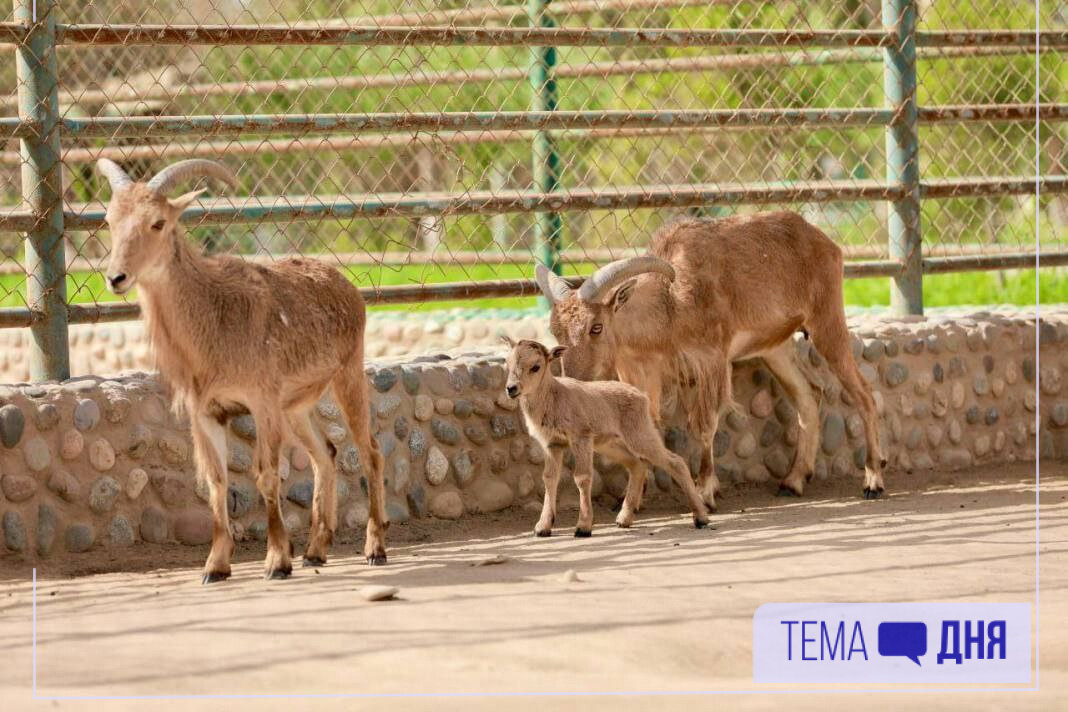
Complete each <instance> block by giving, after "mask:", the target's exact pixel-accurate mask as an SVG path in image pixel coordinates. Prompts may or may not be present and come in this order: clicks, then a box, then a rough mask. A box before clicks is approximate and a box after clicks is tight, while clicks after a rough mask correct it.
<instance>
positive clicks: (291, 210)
mask: <svg viewBox="0 0 1068 712" xmlns="http://www.w3.org/2000/svg"><path fill="white" fill-rule="evenodd" d="M549 1H550V0H527V7H526V14H527V18H528V22H529V26H528V27H525V28H523V27H499V28H498V27H456V26H448V27H444V26H443V27H433V26H425V25H424V24H419V23H417V22H415V21H414V20H413V21H412V24H411V25H409V24H408V22H409V20H410V18H407V16H405V15H398V16H397V18H395V19H396V23H394V24H393V25H391V26H382V25H379V26H375V27H330V26H307V27H305V26H277V27H275V26H213V25H197V26H173V25H171V26H167V25H115V24H110V25H95V24H58V23H56V22H55V10H56V5H57V3H56V0H14V7H15V15H14V20H15V21H14V22H6V23H0V43H8V44H14V45H16V48H15V57H16V63H17V78H18V99H19V116H18V118H17V119H0V140H6V139H11V138H17V139H19V141H20V147H21V160H22V185H23V197H24V204H25V209H24V210H14V211H6V212H2V213H0V230H7V231H20V232H25V233H26V245H27V250H26V265H25V269H26V273H27V282H28V284H27V301H28V303H29V307H27V308H7V309H0V328H3V327H28V328H29V329H30V331H31V333H32V344H31V354H30V374H31V378H32V379H33V380H48V379H65V378H67V377H69V364H68V343H67V326H68V324H72V323H74V324H76V323H91V322H101V321H118V320H125V319H132V318H135V317H136V316H137V315H138V313H139V308H138V306H137V305H136V304H130V303H117V304H96V305H76V304H67V300H66V281H65V275H66V263H65V258H64V248H63V231H64V229H91V228H97V227H101V226H102V225H103V213H102V211H98V210H86V209H85V208H84V206H67V207H66V209H65V208H64V205H63V202H62V195H63V191H62V188H63V186H62V175H61V174H62V172H61V170H60V167H61V155H62V154H61V137H62V136H66V137H100V136H107V137H122V138H147V137H150V136H164V137H168V136H179V135H195V136H197V137H205V136H218V135H233V134H238V133H244V132H254V133H256V134H262V135H268V136H269V135H272V134H281V133H285V134H293V133H296V134H301V135H306V134H350V133H356V132H369V133H379V134H384V133H387V132H389V131H396V130H406V131H412V130H419V131H434V132H455V133H456V135H462V133H463V132H464V131H478V132H480V133H484V132H488V131H489V132H530V133H531V139H530V140H531V160H532V169H533V174H534V177H535V180H534V184H535V188H536V190H534V191H523V190H497V191H493V192H485V193H482V192H465V193H462V194H427V193H422V194H416V195H395V196H389V195H386V196H383V195H371V196H367V197H366V198H365V199H363V200H353V199H351V198H348V197H344V196H337V197H331V196H287V197H285V198H284V199H283V198H278V199H274V200H269V199H268V200H264V199H259V200H250V201H245V203H246V204H245V205H243V206H237V205H235V204H234V203H233V202H232V201H229V200H214V201H207V203H206V206H205V207H199V208H196V209H192V210H189V211H188V212H187V214H186V219H187V220H188V221H191V222H197V223H198V224H203V223H235V222H262V221H275V220H279V219H283V218H284V219H288V220H301V219H319V218H322V217H326V216H329V217H341V218H345V217H354V216H360V217H379V216H391V217H395V216H399V215H404V216H439V217H440V216H444V215H459V214H471V213H479V214H503V213H515V212H522V213H534V214H536V216H537V217H536V236H537V239H538V242H539V245H540V249H539V252H538V257H539V259H540V260H541V261H542V262H544V263H545V264H546V265H548V266H550V267H552V268H553V269H555V270H556V271H557V272H559V271H560V252H559V250H560V234H561V229H562V220H561V216H560V213H561V212H562V211H564V210H604V209H620V208H623V209H626V208H639V207H641V208H650V207H668V206H671V207H687V206H707V205H709V204H760V203H783V202H802V201H803V202H832V201H834V202H839V201H851V200H863V201H873V200H874V201H887V202H888V203H889V207H890V210H889V214H888V233H889V257H890V259H888V260H868V261H859V262H848V263H846V266H845V273H846V277H872V276H886V277H890V278H891V283H892V287H891V309H892V311H893V312H894V313H896V314H899V315H905V314H922V313H923V298H922V280H923V274H924V273H944V272H954V271H972V270H984V269H1004V268H1012V267H1029V266H1035V265H1040V266H1052V265H1068V250H1059V251H1054V252H1047V253H1043V254H1041V255H1036V254H1034V253H1029V252H1008V253H1005V252H1002V253H999V254H988V255H953V256H942V257H928V258H925V257H924V256H923V250H922V236H921V226H920V204H921V201H922V200H924V199H928V200H929V199H941V198H951V197H962V196H994V195H1011V194H1032V193H1034V192H1035V191H1041V192H1048V193H1065V192H1068V177H1065V176H1044V177H1034V178H1032V177H1012V176H1007V177H994V178H980V179H967V178H966V179H948V180H947V179H935V180H923V178H922V176H921V171H920V166H919V161H918V154H919V133H918V129H919V125H920V124H925V123H935V122H967V121H991V120H997V121H1028V122H1029V121H1036V122H1037V121H1039V120H1064V119H1066V118H1068V104H1045V105H1039V104H1038V103H1037V98H1036V103H1034V104H1002V105H962V106H938V107H920V106H917V102H916V88H917V79H916V57H917V48H933V49H938V50H943V51H945V52H963V53H967V52H974V53H976V54H982V53H995V52H996V53H1013V52H1020V53H1022V52H1027V53H1030V52H1032V51H1034V52H1038V51H1048V50H1063V49H1068V32H1065V31H1038V32H1022V31H1000V30H987V31H941V32H921V31H917V29H916V21H917V12H916V0H883V1H882V8H883V26H884V27H883V29H882V30H806V31H795V30H675V29H600V28H578V29H575V28H560V27H557V26H556V25H555V23H554V22H553V20H552V18H551V17H550V16H549V15H548V13H547V12H546V8H547V6H548V3H549ZM572 4H575V5H579V4H581V3H572ZM680 4H684V3H680ZM507 11H508V12H509V13H511V14H512V15H514V14H516V13H517V12H521V11H522V10H521V9H519V10H517V9H516V8H514V7H509V8H508V10H507ZM450 12H452V11H450ZM34 13H36V14H34ZM450 17H451V16H450ZM383 24H385V23H383ZM146 44H154V45H158V44H175V45H190V44H201V45H255V44H269V45H278V44H287V45H294V44H299V45H365V46H370V45H393V46H403V45H408V44H420V45H435V46H447V45H454V46H455V45H467V46H473V45H474V46H529V47H530V48H531V58H532V62H531V67H530V70H529V75H528V76H529V80H530V82H531V86H532V88H533V89H534V92H533V105H532V107H531V111H526V112H456V113H434V114H426V113H414V114H412V113H375V114H306V115H292V114H290V115H232V116H164V117H158V116H153V117H118V118H110V117H108V118H89V119H64V118H61V116H60V112H59V99H58V94H59V92H58V84H59V80H58V75H57V62H56V48H57V46H59V45H123V46H130V45H146ZM559 46H590V47H605V46H631V47H634V46H642V47H777V48H783V47H796V48H803V47H824V48H845V49H838V50H829V51H839V52H843V51H844V52H872V51H875V52H878V51H882V53H883V66H884V89H885V97H886V106H885V108H883V109H857V108H842V109H755V110H728V111H722V110H708V111H558V110H557V109H556V104H557V96H556V76H555V63H556V47H559ZM858 48H859V49H858ZM740 57H744V55H742V56H740ZM858 57H861V55H858ZM716 59H717V60H718V59H719V58H716ZM667 61H673V60H667ZM738 61H742V60H741V59H739V60H738ZM782 125H790V126H798V125H803V126H810V127H811V126H828V127H845V126H884V127H885V131H886V152H887V166H886V178H885V181H881V182H880V181H855V180H851V181H834V180H824V181H816V182H811V181H809V182H806V183H804V184H803V185H801V184H792V183H782V184H767V183H764V184H716V185H693V184H690V185H662V186H655V187H644V186H639V187H623V188H614V189H612V188H610V189H599V190H597V191H583V190H573V191H566V192H564V191H561V190H560V185H559V160H560V159H559V156H558V155H557V152H556V149H555V145H554V132H568V133H574V132H589V133H590V134H593V133H594V132H597V131H601V130H635V131H657V130H660V131H663V130H666V129H669V130H675V131H685V130H695V129H708V128H717V127H736V126H747V127H775V126H782ZM520 135H522V134H520ZM576 283H577V280H576ZM362 291H363V293H364V296H365V297H366V298H367V299H368V301H369V302H371V303H405V302H421V301H426V300H434V299H457V298H480V297H490V296H530V295H533V294H537V293H538V290H537V287H536V285H535V284H534V283H533V281H531V280H496V281H481V282H472V283H453V284H432V285H412V286H393V287H381V288H378V289H363V290H362Z"/></svg>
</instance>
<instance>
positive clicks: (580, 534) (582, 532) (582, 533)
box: [575, 529, 593, 539]
mask: <svg viewBox="0 0 1068 712" xmlns="http://www.w3.org/2000/svg"><path fill="white" fill-rule="evenodd" d="M591 536H593V530H592V529H576V530H575V537H576V538H579V539H586V538H588V537H591Z"/></svg>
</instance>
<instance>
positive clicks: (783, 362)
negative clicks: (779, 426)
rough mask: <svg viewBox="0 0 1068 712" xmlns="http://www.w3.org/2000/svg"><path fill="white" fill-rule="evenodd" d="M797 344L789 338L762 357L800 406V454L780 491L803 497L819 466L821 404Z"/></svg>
mask: <svg viewBox="0 0 1068 712" xmlns="http://www.w3.org/2000/svg"><path fill="white" fill-rule="evenodd" d="M794 348H795V347H794V342H793V340H792V339H788V340H787V341H784V342H783V343H782V344H781V345H779V346H778V347H776V348H775V349H774V350H773V351H770V352H768V353H766V354H764V355H763V358H764V362H765V363H766V364H767V365H768V368H769V369H771V372H772V373H774V374H775V376H776V377H777V378H778V379H779V382H780V383H781V384H782V386H783V388H785V389H786V393H787V394H788V395H789V396H790V398H791V399H792V400H793V401H794V404H795V405H796V406H797V420H798V426H799V427H800V430H801V433H800V437H798V439H797V454H796V455H795V456H794V462H793V465H792V466H791V468H790V472H789V473H788V474H787V475H786V477H785V478H783V481H782V484H780V485H779V494H780V495H796V496H798V497H800V496H801V494H802V493H803V492H804V490H805V484H806V483H807V482H808V481H809V480H810V479H812V473H813V472H814V471H815V468H816V455H817V450H818V449H819V445H820V407H819V403H818V402H817V401H816V398H815V396H814V395H813V386H812V384H811V383H810V382H809V380H808V377H807V376H805V374H804V372H803V371H802V370H801V367H800V365H799V364H798V363H797V361H796V355H795V351H794Z"/></svg>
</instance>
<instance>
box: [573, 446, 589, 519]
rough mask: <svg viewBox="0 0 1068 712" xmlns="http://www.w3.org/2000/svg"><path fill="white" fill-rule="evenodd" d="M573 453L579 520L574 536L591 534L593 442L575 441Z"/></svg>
mask: <svg viewBox="0 0 1068 712" xmlns="http://www.w3.org/2000/svg"><path fill="white" fill-rule="evenodd" d="M572 451H573V452H574V453H575V485H576V486H577V487H578V490H579V519H578V525H577V526H576V527H575V536H578V537H587V536H591V535H592V534H593V500H592V497H591V493H592V490H593V441H592V440H590V439H585V440H577V441H575V443H574V445H573V446H572Z"/></svg>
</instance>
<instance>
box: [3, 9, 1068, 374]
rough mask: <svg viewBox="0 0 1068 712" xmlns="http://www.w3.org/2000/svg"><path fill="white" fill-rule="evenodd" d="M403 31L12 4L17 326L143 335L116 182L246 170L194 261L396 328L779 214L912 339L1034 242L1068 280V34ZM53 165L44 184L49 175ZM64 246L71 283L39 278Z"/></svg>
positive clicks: (604, 23)
mask: <svg viewBox="0 0 1068 712" xmlns="http://www.w3.org/2000/svg"><path fill="white" fill-rule="evenodd" d="M32 5H36V8H37V11H38V12H44V13H45V14H46V15H47V17H38V18H37V22H34V21H33V19H32V17H31V16H30V13H31V12H32ZM397 7H398V4H397V3H395V2H385V1H384V0H356V1H353V2H339V1H337V0H313V1H311V2H308V1H307V0H304V1H302V2H297V1H296V0H148V1H146V2H138V3H131V2H128V1H123V0H88V1H86V2H81V3H61V4H58V5H56V6H53V3H52V2H51V0H48V1H46V0H38V2H36V3H31V0H15V14H11V13H9V14H8V16H7V17H4V18H3V19H4V20H5V21H6V22H5V23H4V26H3V28H2V31H3V33H4V34H3V35H2V36H0V41H6V42H7V44H4V45H0V52H2V53H3V56H4V59H3V61H2V62H0V124H2V126H3V133H2V134H0V135H2V136H3V138H4V139H6V140H4V142H3V146H2V148H3V150H2V152H0V326H4V325H7V326H28V325H32V326H33V328H43V327H42V322H46V321H47V322H49V323H52V324H53V326H54V325H55V322H58V321H63V320H62V319H61V318H60V317H57V316H56V314H55V312H56V309H57V308H58V306H63V307H64V311H65V314H66V316H67V317H69V319H70V320H71V321H94V320H109V319H122V318H131V317H133V316H135V315H136V307H135V306H134V305H132V304H126V303H125V302H114V301H109V300H112V299H115V298H113V297H112V296H111V295H109V294H108V293H107V292H106V291H105V289H104V280H103V276H102V269H103V265H104V264H105V263H106V259H107V255H108V245H109V238H108V234H107V231H106V230H104V229H103V227H102V226H103V220H102V218H103V204H104V202H105V201H106V199H107V197H108V195H109V191H108V188H107V184H106V181H105V180H104V179H103V178H102V177H101V176H100V175H98V174H97V173H96V172H95V170H94V168H93V162H94V161H95V160H96V159H97V158H100V157H108V158H111V159H113V160H115V161H117V162H119V163H120V164H122V165H123V167H124V168H125V169H126V170H127V172H129V173H130V174H131V175H132V176H135V177H145V176H150V175H152V174H153V173H155V172H156V171H158V170H160V169H161V168H162V167H164V166H165V165H167V164H169V163H171V162H173V161H177V160H181V159H184V158H192V157H203V158H212V159H215V160H219V161H221V162H223V163H225V164H227V165H228V166H229V167H230V168H231V169H233V170H234V172H235V173H236V174H237V175H238V176H239V178H240V179H241V183H242V184H241V188H240V190H238V191H236V192H235V193H234V194H232V195H226V196H223V195H211V194H209V197H208V198H206V199H205V200H204V201H203V207H202V208H199V209H197V210H193V211H190V213H189V214H188V220H187V223H188V227H189V229H190V233H191V238H192V239H194V240H196V241H197V242H199V243H200V244H202V245H203V246H204V247H205V249H206V250H208V251H210V252H226V253H232V254H238V255H242V256H244V257H246V258H248V259H255V260H267V261H270V260H275V259H278V258H280V257H281V256H284V255H289V254H294V253H300V254H304V255H310V256H317V257H321V258H324V259H327V260H330V261H332V262H336V263H337V264H338V265H339V266H340V267H342V268H343V269H345V270H347V271H348V273H349V274H350V275H351V277H352V279H353V280H354V281H355V282H356V283H358V284H359V285H360V286H361V287H364V288H366V290H367V294H368V296H369V297H370V298H371V299H372V301H377V302H411V301H417V300H426V299H450V298H452V299H455V298H458V297H463V298H468V297H486V296H501V295H520V294H527V295H530V294H533V292H534V290H533V285H532V284H531V283H530V281H529V275H530V273H531V266H532V263H533V262H534V261H535V260H536V259H540V260H542V261H544V262H546V263H547V264H553V265H556V266H557V267H558V268H559V269H561V270H562V272H563V273H565V274H578V273H580V272H582V271H585V270H587V269H588V268H589V266H590V265H591V264H595V263H602V262H604V261H607V260H610V259H614V258H618V257H621V256H625V255H627V254H633V253H634V252H635V251H639V252H640V251H642V250H643V249H644V248H645V247H646V245H647V244H648V240H649V238H650V236H651V234H652V233H653V232H654V231H655V230H656V228H657V227H658V226H659V225H660V224H662V223H664V222H665V221H668V220H670V219H672V218H673V217H676V216H678V215H680V214H691V215H694V214H696V215H708V216H719V215H727V214H731V213H735V212H747V211H755V210H766V209H773V208H779V207H781V208H788V209H792V210H798V211H800V212H802V213H803V214H804V215H805V216H806V217H807V218H808V219H809V220H811V221H812V222H814V223H816V224H817V225H819V226H821V227H822V228H823V229H824V230H825V231H826V232H827V233H828V234H829V235H831V236H833V238H834V239H836V240H837V241H838V242H839V243H840V244H841V245H842V247H843V249H844V250H845V252H846V254H847V257H848V258H849V260H850V262H849V264H848V266H847V276H880V275H884V276H890V277H892V278H893V280H894V282H895V283H896V284H897V288H898V289H899V291H901V292H902V293H903V294H906V297H905V298H903V299H902V300H901V302H900V304H901V305H902V306H901V307H900V310H902V311H916V310H917V309H918V308H919V305H918V304H917V303H916V300H915V291H916V290H917V289H918V285H919V280H920V273H921V270H922V271H928V272H936V271H951V270H962V269H995V268H1002V267H1011V266H1026V265H1027V264H1029V263H1030V264H1033V263H1034V242H1035V235H1036V229H1039V228H1040V230H1039V232H1040V234H1041V236H1042V241H1043V243H1044V244H1043V251H1044V252H1046V253H1048V254H1047V255H1046V258H1045V259H1046V260H1047V262H1048V264H1065V263H1068V249H1066V248H1068V245H1066V242H1068V228H1066V224H1068V199H1066V197H1065V195H1064V193H1065V191H1066V190H1068V182H1066V180H1065V176H1064V174H1065V164H1066V162H1068V154H1066V149H1065V141H1066V139H1068V131H1066V128H1065V123H1064V119H1065V118H1068V103H1065V101H1066V100H1065V97H1064V96H1063V86H1065V81H1066V79H1068V68H1066V65H1065V63H1064V53H1063V52H1064V50H1065V49H1068V31H1066V28H1068V10H1066V7H1068V6H1065V5H1064V4H1062V3H1042V7H1041V8H1040V9H1039V10H1038V13H1039V14H1038V15H1036V8H1035V5H1034V4H1031V3H1025V2H1001V1H998V0H971V1H967V2H966V1H963V0H937V1H936V0H846V1H845V2H843V1H841V0H833V1H832V0H815V1H813V2H801V1H800V0H765V1H763V2H745V1H742V2H739V1H737V0H700V1H698V0H554V1H553V2H549V0H528V1H527V2H512V3H502V2H488V0H455V1H454V0H436V1H435V0H414V1H412V2H408V3H404V4H403V8H404V9H403V11H401V12H398V10H397ZM18 13H21V14H18ZM0 17H2V15H0ZM913 24H914V25H915V27H914V28H913V27H912V25H913ZM47 25H54V26H55V29H54V36H55V42H56V46H55V47H54V48H52V47H48V46H47V43H46V44H45V45H40V42H41V41H44V39H45V38H46V37H47V36H51V35H50V34H49V32H48V31H47V27H46V26H47ZM1036 26H1037V27H1038V28H1039V29H1040V30H1041V33H1040V35H1041V46H1039V47H1037V48H1036ZM35 28H37V29H35ZM35 38H36V39H35ZM33 42H37V43H38V44H37V45H33V47H31V46H30V45H31V44H32V43H33ZM38 45H40V46H38ZM52 49H55V58H56V70H55V76H56V77H57V78H58V87H56V95H55V96H56V99H57V100H58V106H57V107H56V108H55V109H54V111H52V109H50V106H49V104H48V96H47V90H48V81H47V77H44V76H43V75H46V74H47V73H48V72H47V56H46V55H47V54H48V52H50V51H51V50H52ZM913 55H914V59H913ZM35 56H39V59H40V60H41V61H40V62H39V65H40V66H35V67H30V66H26V67H19V66H18V64H19V62H16V61H15V60H16V59H18V60H19V61H20V62H29V63H30V64H33V61H32V58H33V57H35ZM27 57H29V59H27ZM1036 62H1037V63H1038V65H1039V67H1038V68H1039V69H1040V72H1038V73H1037V77H1039V78H1038V79H1036ZM895 63H896V64H895ZM42 67H43V69H42ZM42 72H43V74H42ZM31 85H32V86H31ZM899 95H900V96H899ZM913 97H915V102H913V101H912V99H913ZM28 102H29V103H28ZM1036 102H1037V104H1036ZM20 106H21V111H20ZM910 108H911V109H912V110H914V111H915V113H914V114H911V115H910ZM1036 112H1037V113H1036ZM53 113H54V117H53V118H54V119H56V120H58V121H59V126H58V127H57V129H56V130H55V131H50V130H49V126H48V121H49V116H51V115H52V114H53ZM1036 116H1037V117H1039V118H1040V119H1041V120H1040V121H1039V122H1038V123H1037V129H1038V140H1037V143H1036V133H1035V132H1036ZM42 122H43V123H42ZM57 136H58V137H59V139H60V142H59V150H60V155H59V158H60V161H61V162H60V164H59V166H58V168H57V169H56V170H55V171H51V172H50V173H49V172H48V171H47V165H46V164H47V156H45V157H43V158H42V156H41V155H37V156H36V158H34V151H35V150H36V151H38V153H40V151H42V150H43V151H44V153H45V154H47V153H48V151H47V146H48V142H49V141H50V140H54V139H55V138H56V137H57ZM41 146H44V147H45V148H44V149H42V148H41ZM35 147H36V148H35ZM1036 149H1037V159H1038V166H1039V174H1040V175H1039V185H1040V186H1041V189H1042V192H1041V195H1040V198H1039V204H1038V209H1037V210H1036V206H1035V200H1036V198H1035V188H1036V175H1035V161H1036ZM917 152H918V160H917ZM42 166H45V168H44V169H42ZM917 167H918V169H919V173H918V175H917V173H916V169H917ZM42 170H45V172H46V173H48V175H43V174H42ZM55 174H58V175H59V177H60V178H61V183H57V182H54V179H55V178H56V175H55ZM49 180H53V182H52V183H49ZM49 185H51V186H52V187H53V188H55V190H56V191H61V192H62V202H63V207H62V213H59V212H58V211H57V210H55V209H52V210H51V213H49V210H50V209H51V208H54V207H55V206H54V205H50V204H45V203H46V202H48V201H49V200H51V199H50V198H49V192H48V190H44V191H42V190H38V188H39V187H41V186H44V187H45V188H47V187H48V186H49ZM920 198H922V201H921V200H920ZM34 201H36V202H34ZM42 201H45V202H42ZM51 203H55V201H54V200H51ZM916 211H918V216H917V215H916V214H915V213H916ZM46 214H47V215H46ZM56 215H61V220H60V222H59V223H58V229H59V230H60V231H61V233H62V244H64V248H63V250H62V254H61V255H60V256H59V257H57V256H56V254H55V253H54V252H49V251H48V250H47V249H44V248H46V247H47V242H48V241H47V237H46V233H47V225H48V224H49V223H48V220H50V219H51V220H55V219H58V218H56ZM1036 216H1037V220H1038V222H1039V224H1038V225H1036ZM53 227H55V225H53ZM20 231H21V232H20ZM27 234H29V238H28V239H27ZM921 237H922V256H921V251H920V249H919V240H920V238H921ZM35 245H36V246H37V247H35ZM42 249H43V252H44V253H48V254H43V253H42ZM49 259H52V260H53V264H52V266H53V267H56V270H53V271H49V270H48V269H44V268H42V263H44V264H46V265H47V263H48V261H49ZM921 260H922V261H921ZM56 263H58V264H56ZM63 266H65V270H63V269H60V267H63ZM63 271H65V273H66V277H65V280H66V281H65V287H66V293H65V294H62V291H63V290H62V289H60V288H59V287H60V286H61V283H62V277H57V276H56V274H57V273H61V272H63ZM35 281H36V285H35ZM433 285H446V286H438V287H435V286H433ZM910 290H911V291H912V293H913V294H912V297H911V298H909V297H907V293H909V292H910ZM49 299H51V300H52V301H51V304H52V306H51V307H50V306H49V301H48V300H49ZM60 327H62V325H60ZM60 327H56V328H57V329H58V328H60ZM63 328H65V327H63ZM53 337H54V338H56V339H59V338H61V337H60V335H58V331H57V332H56V334H53ZM62 338H65V336H62ZM46 370H47V369H46ZM56 373H58V372H55V371H54V372H53V373H52V374H51V375H53V376H54V375H55V374H56Z"/></svg>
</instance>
